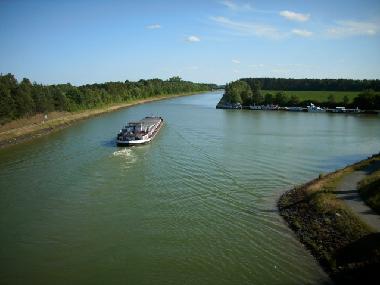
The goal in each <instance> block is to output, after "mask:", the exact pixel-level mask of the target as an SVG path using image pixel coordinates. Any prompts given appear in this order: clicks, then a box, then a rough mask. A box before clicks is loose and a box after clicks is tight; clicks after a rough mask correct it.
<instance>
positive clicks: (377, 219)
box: [336, 162, 380, 232]
mask: <svg viewBox="0 0 380 285" xmlns="http://www.w3.org/2000/svg"><path fill="white" fill-rule="evenodd" d="M379 168H380V163H379V162H378V163H374V164H373V165H370V166H369V167H368V168H366V169H364V170H357V171H354V172H352V173H350V174H348V175H346V176H344V177H343V179H342V180H341V182H340V183H339V184H338V186H337V188H336V196H337V197H338V198H340V199H342V200H344V202H345V203H346V204H347V205H348V206H349V207H350V208H351V210H352V211H353V212H354V213H356V214H357V215H358V216H359V217H360V218H361V219H362V220H363V221H364V222H366V223H367V224H368V225H369V226H371V227H372V228H373V229H375V230H376V231H378V232H380V215H378V214H376V213H375V212H374V211H373V210H372V209H371V208H370V207H369V206H367V204H365V203H364V201H363V200H362V198H361V197H360V195H359V191H358V189H357V184H358V182H359V181H360V180H362V179H363V178H364V177H365V176H366V175H368V174H369V173H371V172H373V171H375V170H377V169H379Z"/></svg>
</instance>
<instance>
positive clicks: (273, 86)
mask: <svg viewBox="0 0 380 285" xmlns="http://www.w3.org/2000/svg"><path fill="white" fill-rule="evenodd" d="M240 80H242V81H245V82H247V83H248V84H249V86H251V88H253V87H254V85H255V84H257V83H259V84H260V86H261V89H263V90H276V91H281V90H282V91H288V90H291V91H310V90H313V91H363V90H368V89H372V90H375V91H380V80H379V79H375V80H366V79H364V80H354V79H292V78H242V79H240Z"/></svg>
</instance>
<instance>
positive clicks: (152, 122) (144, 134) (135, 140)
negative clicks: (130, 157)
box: [116, 117, 164, 146]
mask: <svg viewBox="0 0 380 285" xmlns="http://www.w3.org/2000/svg"><path fill="white" fill-rule="evenodd" d="M163 123H164V120H163V119H162V118H161V117H145V118H144V119H142V120H140V121H137V122H129V123H128V124H127V125H126V126H125V127H123V129H121V130H120V132H119V133H118V134H117V138H116V143H117V144H118V145H127V146H132V145H142V144H146V143H149V142H150V141H151V140H152V139H154V137H155V136H156V135H157V133H158V132H159V130H160V129H161V127H162V125H163Z"/></svg>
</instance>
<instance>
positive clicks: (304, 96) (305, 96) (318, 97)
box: [262, 90, 360, 103]
mask: <svg viewBox="0 0 380 285" xmlns="http://www.w3.org/2000/svg"><path fill="white" fill-rule="evenodd" d="M277 92H279V91H273V90H263V91H262V93H263V94H264V95H265V94H267V93H271V94H273V95H275V94H276V93H277ZM284 92H285V94H286V95H287V96H288V98H290V97H291V96H293V95H296V96H297V97H298V98H299V99H300V101H307V100H310V101H311V102H314V103H321V102H327V101H328V97H329V96H330V95H334V97H335V101H336V102H337V103H338V102H343V98H344V96H347V97H348V99H349V103H352V101H353V100H354V98H355V97H356V96H358V94H359V93H360V92H359V91H284Z"/></svg>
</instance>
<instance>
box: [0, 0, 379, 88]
mask: <svg viewBox="0 0 380 285" xmlns="http://www.w3.org/2000/svg"><path fill="white" fill-rule="evenodd" d="M0 38H1V44H0V72H1V73H8V72H11V73H13V74H15V76H16V77H17V78H18V79H22V78H23V77H28V78H30V79H31V80H32V81H36V82H39V83H45V84H50V83H66V82H70V83H72V84H75V85H78V84H85V83H94V82H105V81H124V80H126V79H128V80H138V79H140V78H144V79H148V78H162V79H167V78H169V77H171V76H175V75H179V76H181V77H182V78H183V79H185V80H191V81H197V82H213V83H218V84H224V83H226V82H229V81H231V80H235V79H237V78H241V77H292V78H358V79H364V78H367V79H373V78H380V1H378V0H373V1H369V0H364V1H353V0H346V1H340V0H339V1H333V0H329V1H325V0H321V1H316V0H315V1H313V0H303V1H301V0H288V1H287V0H281V1H280V0H278V1H270V0H267V1H249V0H247V1H244V0H242V1H240V0H239V1H233V0H220V1H219V0H208V1H207V0H203V1H200V0H192V1H179V0H178V1H170V0H166V1H164V0H155V1H153V0H151V1H148V0H146V1H144V0H140V1H105V0H104V1H96V0H93V1H80V0H77V1H58V0H51V1H18V0H0Z"/></svg>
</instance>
